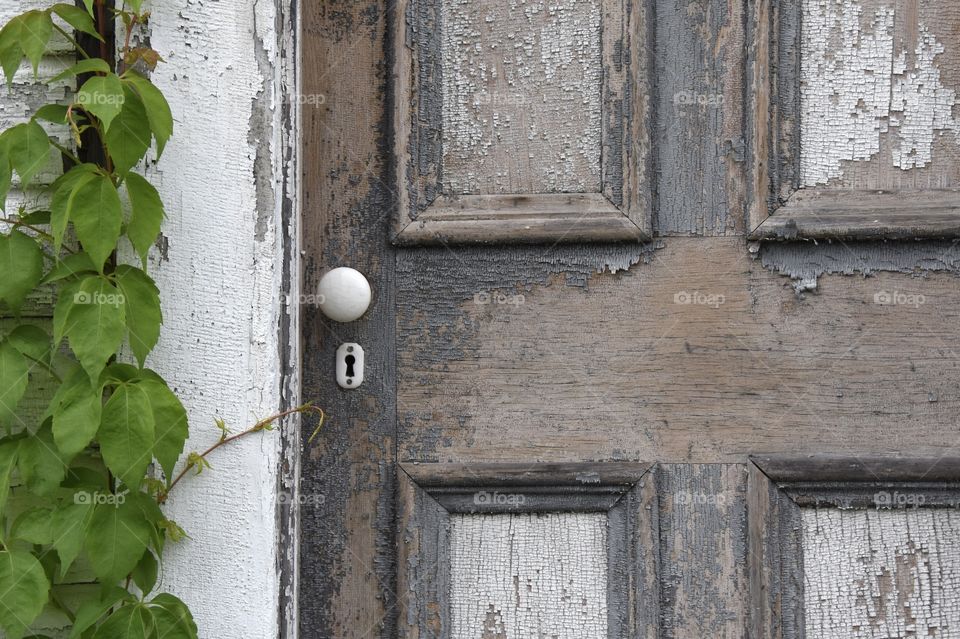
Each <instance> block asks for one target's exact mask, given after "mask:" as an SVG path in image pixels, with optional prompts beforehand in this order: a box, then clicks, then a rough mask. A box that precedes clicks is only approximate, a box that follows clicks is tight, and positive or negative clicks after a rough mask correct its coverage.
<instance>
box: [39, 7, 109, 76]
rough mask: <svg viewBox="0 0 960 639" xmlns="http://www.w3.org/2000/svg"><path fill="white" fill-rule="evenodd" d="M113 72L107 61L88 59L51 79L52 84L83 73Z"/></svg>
mask: <svg viewBox="0 0 960 639" xmlns="http://www.w3.org/2000/svg"><path fill="white" fill-rule="evenodd" d="M63 6H66V5H63ZM71 8H72V9H76V10H77V11H79V12H80V15H82V16H84V17H85V18H86V17H89V16H87V14H86V13H84V12H83V10H82V9H77V8H76V7H71ZM112 70H113V69H111V68H110V65H109V64H107V62H106V60H103V59H102V58H87V59H86V60H81V61H80V62H77V63H76V64H75V65H73V66H72V67H70V68H68V69H65V70H64V71H61V72H60V73H58V74H57V75H55V76H54V77H53V78H51V80H50V82H56V81H58V80H62V79H64V78H69V77H71V76H75V75H80V74H81V73H110V72H111V71H112Z"/></svg>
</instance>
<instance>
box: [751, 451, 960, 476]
mask: <svg viewBox="0 0 960 639" xmlns="http://www.w3.org/2000/svg"><path fill="white" fill-rule="evenodd" d="M750 460H751V461H752V462H753V463H754V464H756V465H757V466H759V467H760V469H761V470H763V472H764V473H765V474H766V475H767V476H768V477H770V479H772V480H773V481H775V482H780V483H791V482H812V481H817V482H882V481H901V482H902V481H928V482H934V481H948V482H957V481H960V457H954V456H949V455H948V456H943V457H940V456H937V457H927V458H916V457H909V456H904V455H902V454H890V455H883V456H880V455H857V456H855V457H851V456H849V455H835V454H828V453H815V454H809V455H803V456H797V455H789V454H788V455H757V456H752V457H751V458H750Z"/></svg>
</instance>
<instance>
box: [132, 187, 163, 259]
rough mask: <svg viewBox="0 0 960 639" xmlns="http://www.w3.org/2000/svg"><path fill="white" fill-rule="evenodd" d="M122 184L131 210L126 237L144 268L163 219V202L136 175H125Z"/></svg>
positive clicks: (151, 188) (153, 189)
mask: <svg viewBox="0 0 960 639" xmlns="http://www.w3.org/2000/svg"><path fill="white" fill-rule="evenodd" d="M124 184H125V185H126V187H127V196H128V197H129V198H130V208H131V215H130V223H129V224H127V237H128V238H129V239H130V243H131V244H133V248H134V249H136V251H137V253H138V254H139V255H140V259H141V260H142V262H143V264H144V266H146V263H147V254H148V253H149V252H150V247H151V246H153V243H154V242H155V241H156V240H157V236H158V235H159V234H160V223H161V222H163V218H164V213H163V202H162V201H161V200H160V194H159V193H157V189H155V188H154V187H153V185H152V184H150V183H149V182H148V181H147V180H146V179H144V178H143V177H141V176H139V175H137V174H136V173H130V174H129V175H127V179H126V180H125V182H124Z"/></svg>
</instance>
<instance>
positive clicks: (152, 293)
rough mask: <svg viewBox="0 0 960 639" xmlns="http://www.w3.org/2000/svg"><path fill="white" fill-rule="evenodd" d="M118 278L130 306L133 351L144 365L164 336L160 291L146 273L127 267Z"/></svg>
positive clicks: (120, 268) (122, 267)
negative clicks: (162, 331)
mask: <svg viewBox="0 0 960 639" xmlns="http://www.w3.org/2000/svg"><path fill="white" fill-rule="evenodd" d="M116 278H117V284H118V285H119V286H120V290H121V291H122V292H123V297H124V302H125V304H126V312H125V314H126V318H127V328H128V329H129V331H130V348H131V350H133V354H134V356H135V357H136V358H137V361H138V362H140V366H143V363H144V361H145V360H146V359H147V355H149V354H150V351H152V350H153V347H154V346H156V344H157V339H158V338H159V337H160V323H161V322H162V321H163V317H162V315H161V313H160V289H158V288H157V285H156V284H154V282H153V280H152V279H150V276H149V275H147V274H146V273H145V272H144V271H142V270H140V269H138V268H136V267H134V266H129V265H127V264H121V265H120V266H118V267H117V270H116Z"/></svg>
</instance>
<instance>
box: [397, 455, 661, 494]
mask: <svg viewBox="0 0 960 639" xmlns="http://www.w3.org/2000/svg"><path fill="white" fill-rule="evenodd" d="M650 466H651V464H645V463H637V462H604V463H602V464H596V463H579V464H540V463H531V464H496V463H481V464H456V463H453V464H418V463H415V462H414V463H406V464H404V466H403V469H404V471H405V472H406V473H407V474H408V475H409V476H410V477H412V478H413V480H414V481H415V482H417V484H418V485H419V486H423V487H424V488H444V487H449V486H467V487H470V486H494V487H499V486H523V487H537V486H547V487H570V486H581V487H590V486H632V485H634V484H635V483H637V482H638V481H639V480H640V478H641V477H643V475H644V474H645V473H646V472H647V471H648V470H649V469H650ZM621 492H622V491H621Z"/></svg>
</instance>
